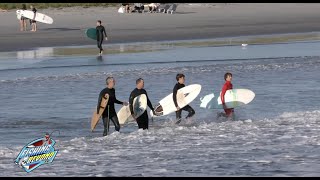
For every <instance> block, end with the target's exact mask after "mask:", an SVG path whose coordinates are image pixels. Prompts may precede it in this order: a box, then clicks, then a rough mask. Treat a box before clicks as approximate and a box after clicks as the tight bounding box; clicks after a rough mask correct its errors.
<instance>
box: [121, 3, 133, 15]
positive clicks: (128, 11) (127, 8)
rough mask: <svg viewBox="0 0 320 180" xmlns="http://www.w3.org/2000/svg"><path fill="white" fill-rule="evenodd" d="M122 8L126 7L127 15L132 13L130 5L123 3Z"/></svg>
mask: <svg viewBox="0 0 320 180" xmlns="http://www.w3.org/2000/svg"><path fill="white" fill-rule="evenodd" d="M122 6H123V7H124V12H125V13H130V12H131V11H130V6H129V4H128V3H122Z"/></svg>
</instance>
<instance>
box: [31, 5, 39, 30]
mask: <svg viewBox="0 0 320 180" xmlns="http://www.w3.org/2000/svg"><path fill="white" fill-rule="evenodd" d="M30 9H31V11H33V13H34V17H33V19H30V24H31V31H33V32H36V31H37V21H35V20H34V19H35V18H36V15H37V9H36V8H35V7H33V6H32V5H30Z"/></svg>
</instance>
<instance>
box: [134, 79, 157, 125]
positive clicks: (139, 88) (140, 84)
mask: <svg viewBox="0 0 320 180" xmlns="http://www.w3.org/2000/svg"><path fill="white" fill-rule="evenodd" d="M143 88H144V80H143V79H142V78H139V79H137V80H136V88H135V89H134V90H133V91H132V92H131V93H130V97H129V104H130V112H131V115H132V117H133V118H134V119H135V120H136V121H137V123H138V127H139V129H141V128H142V129H143V130H145V129H148V127H149V117H148V113H147V111H144V113H143V114H141V115H140V116H139V117H138V118H137V117H135V116H134V111H133V100H134V98H135V97H137V96H139V95H141V94H145V95H146V97H147V105H148V106H149V108H150V109H151V110H152V112H153V113H154V114H155V112H154V109H153V107H152V103H151V101H150V99H149V97H148V95H147V91H146V90H145V89H143Z"/></svg>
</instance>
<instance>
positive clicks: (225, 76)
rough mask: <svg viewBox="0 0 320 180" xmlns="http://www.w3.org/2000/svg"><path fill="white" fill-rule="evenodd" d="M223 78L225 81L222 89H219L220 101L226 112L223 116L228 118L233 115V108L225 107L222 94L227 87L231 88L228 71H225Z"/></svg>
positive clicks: (230, 77)
mask: <svg viewBox="0 0 320 180" xmlns="http://www.w3.org/2000/svg"><path fill="white" fill-rule="evenodd" d="M224 80H225V83H224V85H223V86H222V90H221V96H220V97H221V103H222V106H223V109H224V112H225V113H226V114H225V116H226V117H228V118H230V117H232V116H233V114H234V109H233V108H227V106H226V104H225V100H224V95H225V94H226V91H227V90H229V89H233V87H232V84H231V81H232V74H231V73H230V72H227V73H226V74H225V75H224Z"/></svg>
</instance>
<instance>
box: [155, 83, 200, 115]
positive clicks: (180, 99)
mask: <svg viewBox="0 0 320 180" xmlns="http://www.w3.org/2000/svg"><path fill="white" fill-rule="evenodd" d="M200 91H201V85H200V84H192V85H189V86H185V87H183V88H181V89H179V90H178V92H177V103H178V106H179V107H180V108H183V107H185V106H186V105H188V104H189V103H191V102H192V101H193V100H194V99H195V98H196V97H197V96H198V95H199V93H200ZM154 110H155V112H156V113H157V114H156V115H154V114H153V112H152V111H150V115H151V117H160V116H164V115H168V114H170V113H172V112H175V111H177V108H176V106H175V105H174V102H173V93H171V94H169V95H168V96H166V97H165V98H163V99H162V100H161V101H159V104H158V105H157V106H155V107H154Z"/></svg>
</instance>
